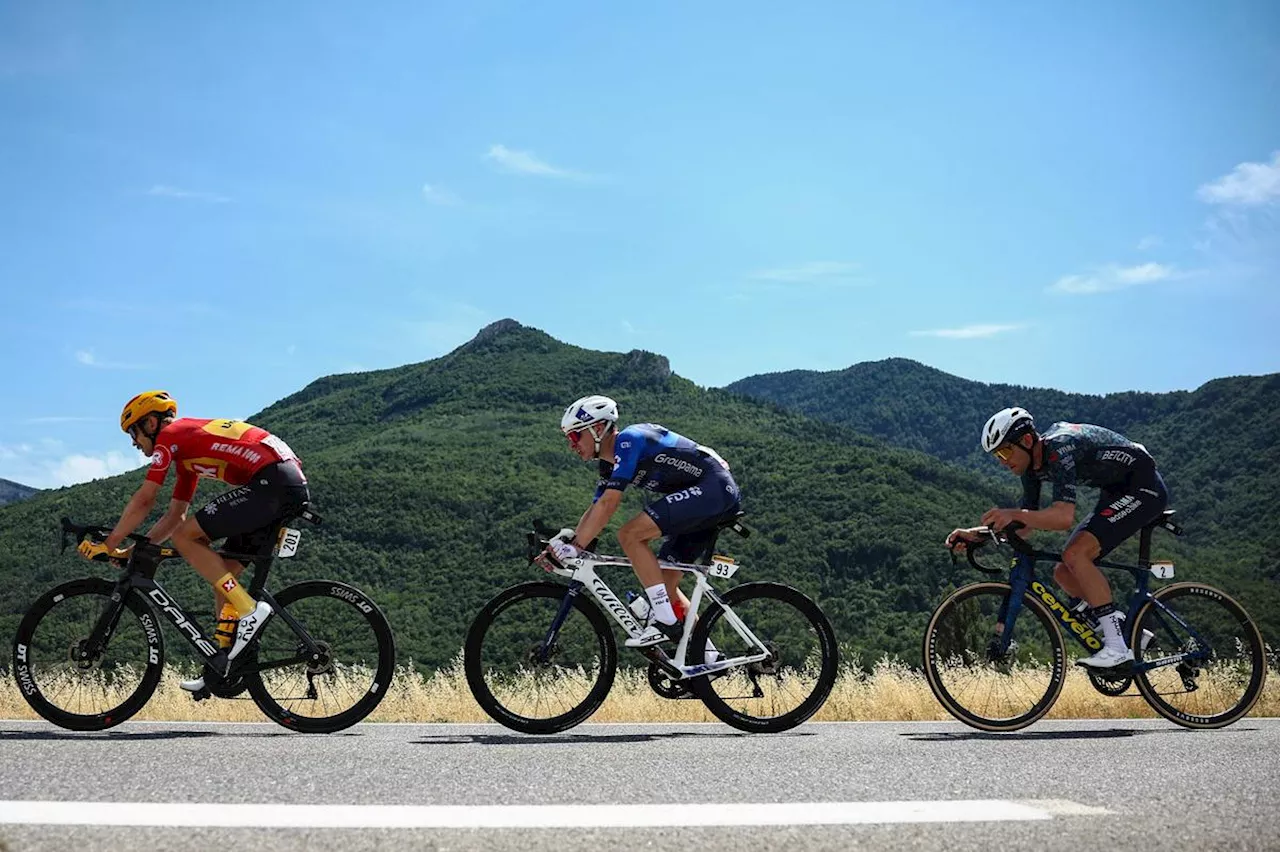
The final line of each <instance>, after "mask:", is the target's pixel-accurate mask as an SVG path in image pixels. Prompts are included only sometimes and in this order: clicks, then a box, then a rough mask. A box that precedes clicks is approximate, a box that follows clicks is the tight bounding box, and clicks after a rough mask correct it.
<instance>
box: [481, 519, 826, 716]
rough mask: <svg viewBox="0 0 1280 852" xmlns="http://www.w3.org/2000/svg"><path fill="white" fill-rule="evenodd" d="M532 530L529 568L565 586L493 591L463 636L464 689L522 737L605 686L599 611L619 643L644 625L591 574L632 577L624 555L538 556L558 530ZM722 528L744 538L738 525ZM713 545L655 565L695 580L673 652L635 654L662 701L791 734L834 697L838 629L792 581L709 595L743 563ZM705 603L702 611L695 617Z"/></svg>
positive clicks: (609, 656)
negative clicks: (695, 705)
mask: <svg viewBox="0 0 1280 852" xmlns="http://www.w3.org/2000/svg"><path fill="white" fill-rule="evenodd" d="M534 527H535V528H534V531H532V532H529V533H528V534H527V536H526V539H527V542H528V558H529V562H530V564H538V565H539V566H540V567H542V568H543V569H544V570H546V571H548V572H549V573H552V574H555V575H557V576H559V577H563V578H565V579H567V580H568V581H569V583H568V585H567V586H566V585H565V584H564V583H561V582H551V581H533V582H527V583H521V584H518V585H516V586H512V587H511V588H509V589H506V590H505V591H502V592H500V593H499V594H498V595H496V596H495V597H494V598H493V599H492V600H490V601H489V602H488V603H486V604H485V605H484V607H482V608H481V610H480V612H479V613H478V614H477V615H476V617H475V620H474V621H473V622H472V624H471V627H470V629H469V630H468V631H467V637H466V644H465V647H464V651H463V659H464V666H465V670H466V676H467V684H468V686H469V687H470V689H471V693H472V695H473V696H475V699H476V701H477V702H478V703H479V704H480V706H481V707H482V708H483V709H484V711H485V712H486V713H488V714H489V716H490V717H491V718H493V719H494V720H495V721H497V722H499V723H501V724H502V725H505V726H506V727H508V728H510V729H512V730H515V731H520V732H521V733H527V734H551V733H557V732H559V731H564V730H567V729H568V728H571V727H573V726H574V725H577V724H579V723H581V722H583V721H584V720H586V719H587V718H588V717H590V716H591V714H592V713H594V712H595V711H596V710H597V709H599V707H600V705H601V704H602V703H603V702H604V700H605V697H606V696H607V695H608V694H609V690H610V688H611V687H612V686H613V681H614V677H615V675H616V673H617V668H618V650H617V645H616V643H615V641H614V635H613V631H612V630H611V629H610V627H609V620H608V618H606V616H605V613H608V617H609V618H612V620H613V621H614V622H615V623H616V624H617V625H618V626H619V627H621V628H622V630H623V632H624V633H626V635H627V636H632V637H634V636H639V635H640V634H641V633H643V632H644V625H643V624H641V623H640V621H639V620H638V619H637V617H636V614H635V613H634V612H633V611H632V610H631V609H630V608H629V607H628V606H627V605H626V604H624V603H623V602H622V601H621V600H620V599H619V598H618V596H617V595H616V594H614V592H613V590H612V589H610V588H609V586H608V584H607V583H605V581H604V580H603V579H601V578H600V576H599V575H598V574H597V573H596V572H597V571H598V570H600V569H603V568H626V569H628V570H630V568H631V562H630V560H628V559H625V558H623V557H617V556H607V555H603V554H597V553H593V552H591V551H592V550H593V549H594V542H592V543H591V546H589V547H588V548H587V549H586V550H583V551H582V552H581V553H580V554H579V555H578V556H577V557H576V558H574V559H571V560H568V563H567V564H560V563H559V562H557V561H556V560H555V558H554V557H553V556H551V555H550V554H547V553H545V548H546V546H547V536H549V535H552V534H554V532H555V531H554V530H551V529H548V528H545V527H543V526H542V525H541V524H538V523H535V525H534ZM725 528H732V529H734V530H735V531H737V532H738V533H739V534H741V535H747V534H749V530H747V528H746V527H745V526H744V525H743V524H742V523H741V521H740V520H739V519H738V518H734V519H732V520H730V521H728V522H726V523H724V524H722V525H721V527H720V529H725ZM717 532H718V531H717ZM714 548H715V540H714V538H713V539H712V540H711V541H710V542H709V543H708V545H707V547H706V548H705V550H704V551H703V553H702V554H701V555H700V556H698V557H695V562H691V563H680V562H667V561H663V562H660V564H661V566H662V567H663V568H666V569H669V570H677V571H682V572H684V573H686V574H692V575H693V577H694V580H695V585H694V590H693V594H692V597H691V599H690V604H689V611H688V613H687V614H686V616H685V618H684V622H683V631H682V633H681V636H680V640H679V643H678V644H677V646H676V648H675V654H674V656H670V655H668V653H667V651H666V650H664V649H663V648H662V647H660V646H650V647H648V648H639V649H637V650H638V651H639V652H640V653H641V654H642V655H643V656H644V657H645V658H646V659H648V660H649V667H648V672H647V674H648V679H649V684H650V686H651V687H652V688H653V690H654V691H655V692H656V693H657V694H658V695H660V696H662V697H664V698H670V699H682V698H697V699H699V700H701V701H702V703H703V704H704V705H705V706H706V707H707V709H708V710H709V711H711V713H712V714H714V715H715V716H716V718H718V719H720V720H721V721H723V722H725V723H726V724H729V725H731V726H733V727H735V728H737V729H738V730H741V731H747V732H751V733H776V732H779V731H785V730H788V729H790V728H793V727H795V726H796V725H799V724H800V723H802V722H804V721H805V720H806V719H808V718H809V717H810V716H812V715H813V714H814V713H816V712H817V711H818V709H819V708H821V707H822V705H823V703H824V702H825V701H826V700H827V696H828V695H829V694H830V692H831V687H832V684H833V683H834V682H835V677H836V666H837V651H836V640H835V633H834V631H833V630H832V628H831V624H830V622H829V621H828V620H827V618H826V616H825V615H823V613H822V610H821V609H819V608H818V605H817V604H815V603H814V602H813V601H812V600H810V599H809V598H808V597H806V596H805V595H804V594H802V593H801V592H799V591H797V590H796V589H793V588H791V587H790V586H785V585H782V584H779V583H767V582H756V583H745V584H742V585H738V586H735V587H733V588H731V589H729V590H728V591H726V592H724V593H723V594H721V593H720V592H717V591H716V590H715V589H714V588H713V587H712V585H711V582H710V580H711V579H712V578H714V579H716V580H728V579H729V578H731V577H733V575H734V574H735V573H736V572H737V571H738V569H739V568H740V567H741V566H740V565H738V564H737V563H736V562H734V561H733V560H731V559H729V558H728V557H724V556H721V555H719V554H713V550H714ZM704 599H706V600H708V601H710V605H709V606H708V607H707V609H706V611H705V612H704V613H702V614H701V615H700V616H699V615H697V612H698V608H699V606H700V604H701V603H702V602H703V600H704ZM739 613H743V614H741V615H740V614H739ZM797 616H798V619H797ZM748 624H750V625H751V626H750V627H749V626H748ZM708 640H710V641H711V642H712V643H713V646H714V649H715V650H716V652H717V656H716V657H715V658H713V659H708V658H707V650H708Z"/></svg>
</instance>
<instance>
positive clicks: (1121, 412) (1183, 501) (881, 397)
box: [726, 358, 1280, 563]
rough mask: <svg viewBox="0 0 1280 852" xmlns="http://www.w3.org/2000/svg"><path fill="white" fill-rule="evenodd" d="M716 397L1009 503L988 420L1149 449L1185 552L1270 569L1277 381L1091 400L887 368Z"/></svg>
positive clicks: (1279, 510) (800, 377) (743, 385)
mask: <svg viewBox="0 0 1280 852" xmlns="http://www.w3.org/2000/svg"><path fill="white" fill-rule="evenodd" d="M726 389H727V390H729V391H732V392H734V393H738V394H743V395H745V396H749V397H751V398H755V399H760V400H766V401H769V402H773V403H775V404H777V405H779V406H782V407H784V408H787V409H791V410H795V411H798V412H801V413H803V414H807V415H809V416H811V417H816V418H818V419H821V420H826V421H828V422H831V423H837V424H840V425H843V426H848V427H849V428H851V429H854V430H855V431H858V432H863V433H866V434H869V435H874V436H876V437H879V438H882V439H883V440H885V441H888V442H890V443H892V444H895V445H898V446H901V447H907V448H910V449H915V450H922V451H923V452H926V453H928V454H930V455H932V456H936V457H937V458H939V459H942V460H944V461H948V462H955V463H958V464H962V465H965V466H968V467H971V468H973V469H975V470H978V471H980V472H983V473H985V474H986V475H988V476H991V477H994V478H996V479H997V480H999V481H1003V482H1006V483H1008V484H1007V486H1006V490H1007V491H1008V494H1009V495H1013V494H1015V493H1016V491H1017V486H1016V483H1014V482H1013V481H1012V480H1011V478H1010V477H1009V476H1008V475H1007V474H1006V473H1005V472H1004V471H1003V469H1001V468H999V467H998V466H997V465H996V464H995V463H994V462H992V461H991V460H990V459H988V458H986V457H985V456H984V455H983V453H982V451H981V449H980V448H979V446H978V434H979V431H980V430H981V428H982V426H983V424H984V423H985V422H986V420H987V418H988V417H990V416H991V415H992V414H993V413H995V412H996V411H998V410H999V409H1001V408H1005V407H1007V406H1010V405H1020V406H1022V407H1023V408H1026V409H1027V410H1029V411H1030V412H1031V413H1032V414H1033V415H1034V416H1035V418H1036V422H1037V423H1038V424H1040V425H1042V426H1047V425H1048V424H1049V423H1051V422H1053V421H1057V420H1066V421H1072V422H1086V423H1097V424H1099V425H1102V426H1106V427H1108V428H1111V429H1115V430H1117V431H1119V432H1121V433H1123V434H1125V435H1126V436H1128V437H1129V438H1131V439H1133V440H1136V441H1139V442H1141V443H1142V444H1144V445H1145V446H1146V447H1147V449H1148V450H1150V451H1151V453H1152V455H1153V456H1154V457H1155V459H1156V463H1157V465H1158V466H1159V468H1160V470H1161V471H1162V473H1163V474H1164V477H1165V481H1166V482H1167V484H1168V485H1169V489H1170V494H1171V496H1172V503H1171V505H1172V506H1173V507H1174V508H1177V509H1178V510H1179V512H1180V513H1181V516H1182V517H1181V520H1182V521H1183V524H1184V526H1185V527H1186V529H1187V532H1188V536H1187V540H1188V541H1189V542H1191V543H1196V544H1204V545H1209V544H1212V545H1215V546H1217V547H1219V548H1222V549H1225V550H1228V551H1230V552H1232V553H1235V554H1237V555H1239V556H1240V558H1242V559H1247V558H1248V557H1249V556H1250V555H1252V556H1253V558H1254V559H1255V560H1264V561H1266V560H1270V561H1272V562H1273V563H1274V561H1275V559H1276V554H1277V552H1278V551H1280V374H1271V375H1266V376H1238V377H1233V378H1224V379H1215V380H1214V381H1211V382H1208V383H1207V384H1205V385H1203V386H1202V387H1200V388H1198V389H1196V390H1195V391H1175V392H1173V393H1136V392H1129V393H1113V394H1107V395H1106V396H1093V395H1088V394H1072V393H1065V392H1063V391H1058V390H1050V389H1044V388H1028V387H1022V386H1018V385H1001V384H984V383H982V382H975V381H970V380H968V379H962V378H960V377H958V376H953V375H950V374H948V373H944V372H942V371H941V370H935V369H933V368H932V367H926V366H925V365H923V364H919V363H916V362H915V361H909V360H906V359H902V358H892V359H889V360H886V361H876V362H869V363H863V364H855V365H854V366H852V367H849V368H848V369H846V370H839V371H834V372H826V373H818V372H810V371H804V370H794V371H791V372H786V373H770V374H767V375H759V376H751V377H749V378H745V379H741V380H740V381H737V382H734V383H733V384H731V385H729V386H728V388H726ZM1010 499H1011V496H1010V497H1006V502H1008V500H1010Z"/></svg>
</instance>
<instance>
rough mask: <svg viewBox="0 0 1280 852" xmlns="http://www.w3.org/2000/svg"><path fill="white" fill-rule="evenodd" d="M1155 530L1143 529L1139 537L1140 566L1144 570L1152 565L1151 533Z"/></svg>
mask: <svg viewBox="0 0 1280 852" xmlns="http://www.w3.org/2000/svg"><path fill="white" fill-rule="evenodd" d="M1154 529H1155V527H1154V526H1146V527H1143V528H1142V532H1141V533H1140V534H1139V535H1138V564H1139V565H1141V566H1142V567H1143V568H1146V567H1148V566H1150V565H1151V532H1152V530H1154Z"/></svg>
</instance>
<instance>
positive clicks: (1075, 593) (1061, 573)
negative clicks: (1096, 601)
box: [1053, 562, 1084, 598]
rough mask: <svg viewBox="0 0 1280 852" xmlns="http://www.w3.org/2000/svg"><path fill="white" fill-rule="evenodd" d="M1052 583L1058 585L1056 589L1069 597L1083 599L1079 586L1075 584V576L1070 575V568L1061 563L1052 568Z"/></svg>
mask: <svg viewBox="0 0 1280 852" xmlns="http://www.w3.org/2000/svg"><path fill="white" fill-rule="evenodd" d="M1053 581H1054V582H1055V583H1057V584H1058V588H1060V589H1062V590H1063V591H1064V592H1066V593H1067V594H1069V595H1071V597H1073V598H1084V593H1083V592H1082V591H1081V589H1080V584H1079V583H1077V582H1076V579H1075V575H1074V574H1072V573H1071V569H1070V568H1068V567H1067V566H1066V565H1064V564H1063V563H1061V562H1059V563H1058V564H1057V565H1055V566H1053Z"/></svg>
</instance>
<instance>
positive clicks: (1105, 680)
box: [1088, 671, 1133, 698]
mask: <svg viewBox="0 0 1280 852" xmlns="http://www.w3.org/2000/svg"><path fill="white" fill-rule="evenodd" d="M1088 674H1089V683H1091V684H1093V688H1094V689H1096V690H1098V692H1101V693H1102V694H1103V695H1107V696H1110V697H1112V698H1114V697H1116V696H1117V695H1124V694H1125V693H1126V692H1128V691H1129V685H1130V684H1132V683H1133V677H1132V676H1131V675H1109V674H1107V673H1105V672H1095V671H1090V672H1089V673H1088Z"/></svg>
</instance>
